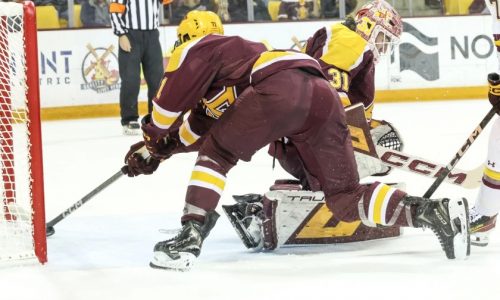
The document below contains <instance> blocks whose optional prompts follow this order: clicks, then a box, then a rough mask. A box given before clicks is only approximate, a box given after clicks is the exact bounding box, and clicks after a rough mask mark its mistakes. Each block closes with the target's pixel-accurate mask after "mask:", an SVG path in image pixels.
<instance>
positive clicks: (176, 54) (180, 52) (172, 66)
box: [165, 37, 203, 72]
mask: <svg viewBox="0 0 500 300" xmlns="http://www.w3.org/2000/svg"><path fill="white" fill-rule="evenodd" d="M201 39H203V37H201V38H197V39H194V40H191V41H187V42H185V43H182V45H180V46H179V47H177V48H175V49H174V51H173V52H172V56H170V59H169V61H168V64H167V68H166V70H165V72H173V71H175V70H177V69H179V67H180V66H181V65H182V63H183V62H184V59H185V58H186V56H187V54H188V52H189V50H190V49H191V48H193V47H194V46H195V45H196V44H198V42H199V41H201Z"/></svg>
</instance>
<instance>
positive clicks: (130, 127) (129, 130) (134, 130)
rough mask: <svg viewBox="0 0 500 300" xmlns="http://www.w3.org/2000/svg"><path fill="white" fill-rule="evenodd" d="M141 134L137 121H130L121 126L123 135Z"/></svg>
mask: <svg viewBox="0 0 500 300" xmlns="http://www.w3.org/2000/svg"><path fill="white" fill-rule="evenodd" d="M141 133H142V130H141V125H139V123H138V122H137V121H130V122H129V123H128V124H125V125H123V134H124V135H140V134H141Z"/></svg>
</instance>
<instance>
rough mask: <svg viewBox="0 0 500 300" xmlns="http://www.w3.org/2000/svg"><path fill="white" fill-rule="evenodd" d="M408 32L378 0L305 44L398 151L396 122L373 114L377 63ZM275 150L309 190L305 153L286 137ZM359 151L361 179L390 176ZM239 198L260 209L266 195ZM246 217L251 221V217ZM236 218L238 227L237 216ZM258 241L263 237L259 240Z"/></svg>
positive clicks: (379, 138)
mask: <svg viewBox="0 0 500 300" xmlns="http://www.w3.org/2000/svg"><path fill="white" fill-rule="evenodd" d="M402 31H403V24H402V21H401V17H400V16H399V14H398V13H397V12H396V11H395V10H394V9H393V8H392V6H391V5H390V4H388V3H387V2H385V1H382V0H378V1H373V2H369V3H367V4H365V5H364V6H362V7H361V8H360V9H359V10H358V11H357V12H356V15H355V18H352V17H348V18H347V19H346V21H345V22H343V23H335V24H333V25H331V26H328V27H324V28H321V29H319V30H318V31H316V33H315V34H314V35H313V36H312V37H311V38H309V39H308V40H307V43H306V46H305V47H304V52H305V53H306V54H308V55H310V56H312V57H314V58H315V59H317V60H318V62H319V64H320V66H321V68H322V70H323V73H324V74H325V76H326V77H327V78H328V80H329V82H330V84H331V86H332V87H334V88H335V89H336V90H337V91H338V92H339V93H340V95H342V96H344V97H342V102H343V105H344V106H350V105H353V104H357V103H361V104H363V107H364V110H365V117H366V120H367V121H368V122H369V124H370V125H371V127H372V130H371V132H370V134H371V135H372V137H373V140H374V143H375V144H378V145H381V146H384V147H388V148H391V149H395V150H401V149H402V146H403V143H402V140H401V138H400V135H399V133H398V132H397V131H396V130H395V129H394V127H393V126H392V125H391V124H390V123H388V122H385V121H377V120H372V118H371V117H372V111H373V107H374V94H375V78H374V76H375V64H376V63H377V62H378V61H379V60H380V57H381V56H382V55H386V54H390V53H391V51H392V50H393V49H394V47H395V45H397V44H398V43H399V38H400V35H401V33H402ZM269 153H270V154H271V155H272V156H273V157H275V158H277V159H278V161H279V163H280V165H281V166H282V167H283V168H284V169H285V170H286V171H288V172H289V173H290V174H291V175H293V176H294V177H295V178H297V179H299V182H300V184H301V186H302V188H303V189H304V190H307V189H310V185H311V183H309V182H308V179H307V176H306V171H305V169H304V168H303V166H302V163H301V159H300V157H299V153H298V151H297V149H295V147H294V145H293V144H292V143H290V142H287V140H286V139H282V140H280V141H276V142H274V143H271V145H270V148H269ZM355 154H356V162H357V165H358V173H359V175H360V177H366V176H369V175H385V174H387V173H388V172H389V170H390V168H389V167H387V166H385V165H383V164H382V163H381V162H380V160H378V159H377V158H376V157H372V156H367V155H363V154H360V153H358V152H357V153H355ZM235 199H237V201H238V203H237V204H235V205H234V207H233V208H229V210H235V209H242V208H243V209H244V204H245V202H246V201H248V202H249V205H250V207H254V208H255V205H256V204H255V201H256V199H262V197H261V196H260V195H256V194H247V195H242V196H235ZM225 209H226V207H225ZM244 210H245V209H244ZM236 213H237V212H236ZM237 214H239V213H237ZM250 218H251V217H250ZM230 219H231V217H230ZM246 220H247V221H246V223H247V224H248V220H249V219H248V218H247V219H246ZM232 222H233V225H235V223H234V222H235V220H232ZM361 229H363V228H361ZM237 231H238V229H237ZM353 235H354V234H353ZM240 236H241V233H240ZM358 238H361V237H359V236H358ZM366 238H368V236H366ZM250 239H251V238H250ZM255 240H256V241H258V240H259V238H258V237H257V238H256V239H255ZM346 240H349V239H346ZM243 241H244V243H245V244H246V245H247V247H251V245H252V244H255V243H256V242H248V241H245V239H243Z"/></svg>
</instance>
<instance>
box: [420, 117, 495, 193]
mask: <svg viewBox="0 0 500 300" xmlns="http://www.w3.org/2000/svg"><path fill="white" fill-rule="evenodd" d="M495 114H496V108H494V107H493V108H492V109H490V111H489V112H488V113H487V114H486V116H485V117H484V118H483V119H482V120H481V122H480V123H479V125H478V126H477V127H476V128H475V129H474V131H472V133H471V134H470V135H469V137H468V138H467V140H466V141H465V143H464V144H463V146H462V147H460V149H459V150H458V152H457V153H456V154H455V157H453V159H452V160H451V161H450V163H449V164H448V165H447V166H446V167H445V169H444V170H443V171H442V172H441V173H440V174H439V176H438V178H436V180H435V181H434V183H433V184H432V185H431V186H430V187H429V189H428V190H427V192H425V194H424V196H423V197H424V198H430V197H431V196H432V194H434V192H435V191H436V190H437V188H438V187H439V186H440V185H441V183H442V182H443V180H444V179H445V178H446V177H447V176H448V174H449V173H450V172H451V170H453V168H454V167H455V166H456V164H457V163H458V161H459V160H460V159H461V158H462V156H464V154H465V152H467V150H468V149H469V148H470V146H471V145H472V143H474V141H475V140H476V139H477V137H478V136H479V134H480V133H481V131H483V129H484V127H486V125H488V123H489V122H490V120H491V119H492V118H493V116H494V115H495Z"/></svg>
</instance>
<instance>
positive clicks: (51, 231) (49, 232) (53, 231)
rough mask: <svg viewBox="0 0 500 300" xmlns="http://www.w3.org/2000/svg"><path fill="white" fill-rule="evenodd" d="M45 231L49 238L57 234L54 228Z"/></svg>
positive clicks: (48, 227)
mask: <svg viewBox="0 0 500 300" xmlns="http://www.w3.org/2000/svg"><path fill="white" fill-rule="evenodd" d="M45 231H46V233H47V236H48V237H49V236H51V235H53V234H54V233H56V230H55V229H54V227H53V226H47V228H46V229H45Z"/></svg>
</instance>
